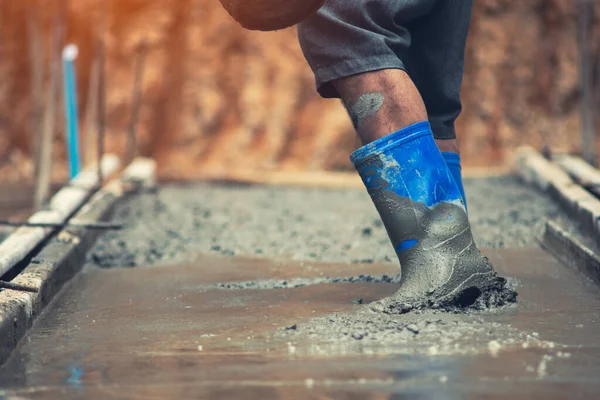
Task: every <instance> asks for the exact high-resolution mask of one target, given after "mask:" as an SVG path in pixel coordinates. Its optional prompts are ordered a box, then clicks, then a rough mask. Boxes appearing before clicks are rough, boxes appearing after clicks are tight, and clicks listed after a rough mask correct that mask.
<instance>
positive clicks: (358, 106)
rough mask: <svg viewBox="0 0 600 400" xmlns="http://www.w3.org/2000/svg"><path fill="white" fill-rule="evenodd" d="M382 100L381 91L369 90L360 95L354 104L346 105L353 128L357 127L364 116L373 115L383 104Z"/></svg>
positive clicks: (383, 98)
mask: <svg viewBox="0 0 600 400" xmlns="http://www.w3.org/2000/svg"><path fill="white" fill-rule="evenodd" d="M384 100H385V97H384V96H383V94H381V92H369V93H365V94H363V95H361V96H360V97H359V98H358V100H356V102H354V104H352V105H351V106H349V107H347V109H348V114H350V119H351V120H352V125H354V128H357V129H358V127H359V126H360V125H361V123H362V121H363V120H364V119H365V118H367V117H369V116H371V115H375V114H376V113H377V111H379V110H380V109H381V107H382V106H383V102H384Z"/></svg>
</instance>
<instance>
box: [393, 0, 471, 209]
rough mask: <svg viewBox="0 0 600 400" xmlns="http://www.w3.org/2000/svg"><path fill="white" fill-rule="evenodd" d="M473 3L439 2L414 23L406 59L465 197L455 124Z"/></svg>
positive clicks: (412, 22) (442, 148)
mask: <svg viewBox="0 0 600 400" xmlns="http://www.w3.org/2000/svg"><path fill="white" fill-rule="evenodd" d="M472 7H473V0H453V1H438V2H437V3H436V4H435V5H434V6H433V7H432V9H431V10H430V11H429V12H428V13H427V16H425V17H424V18H420V19H418V20H414V21H410V22H409V23H408V24H407V29H408V30H409V31H410V35H411V40H412V45H411V46H410V48H409V50H408V54H407V55H406V57H405V58H404V63H405V66H406V69H407V71H408V72H409V74H410V77H411V79H412V80H413V82H414V83H415V86H416V87H417V89H418V91H419V93H420V94H421V96H422V97H423V101H424V103H425V107H426V109H427V113H428V115H429V122H430V123H431V129H432V130H433V136H434V137H435V139H436V143H437V145H438V148H439V149H440V151H441V152H442V155H443V156H444V159H445V160H446V164H447V165H448V168H450V172H451V173H452V176H453V177H454V180H455V181H456V184H457V185H458V187H459V189H460V190H461V193H462V194H463V200H465V206H466V197H465V194H464V189H463V184H462V177H461V166H460V156H459V148H458V143H457V141H456V132H455V129H454V121H455V120H456V118H457V117H458V115H459V114H460V111H461V101H460V86H461V83H462V78H463V70H464V58H465V57H464V56H465V45H466V41H467V33H468V31H469V25H470V21H471V9H472Z"/></svg>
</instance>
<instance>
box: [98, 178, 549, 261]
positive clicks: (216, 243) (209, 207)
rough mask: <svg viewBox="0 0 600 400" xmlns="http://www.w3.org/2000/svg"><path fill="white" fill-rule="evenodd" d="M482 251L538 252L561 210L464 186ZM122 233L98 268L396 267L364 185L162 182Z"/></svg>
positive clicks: (501, 182)
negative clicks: (286, 262)
mask: <svg viewBox="0 0 600 400" xmlns="http://www.w3.org/2000/svg"><path fill="white" fill-rule="evenodd" d="M465 186H466V191H467V197H468V203H469V213H470V220H471V224H472V227H473V234H474V236H475V239H476V241H477V243H478V245H479V246H480V247H511V248H521V247H536V246H537V243H536V239H535V235H536V234H537V233H538V232H539V230H540V229H541V227H542V226H543V223H544V218H545V217H546V216H556V215H558V214H560V211H559V208H558V206H557V205H556V204H555V203H553V202H552V201H551V200H550V199H548V198H546V197H544V195H543V194H541V193H539V192H537V191H536V190H535V189H532V188H530V187H527V186H525V185H524V184H522V183H521V182H520V181H519V180H518V178H516V177H511V176H508V177H494V178H485V179H470V180H467V181H466V182H465ZM115 219H116V220H119V221H123V222H124V223H125V224H126V228H125V229H123V230H120V231H114V232H107V233H105V234H104V236H103V237H101V238H100V239H99V240H98V242H97V243H96V245H95V247H94V248H93V249H92V251H91V252H90V253H89V256H88V261H89V263H92V264H95V265H98V266H101V267H133V266H138V265H151V264H157V263H176V262H185V261H186V260H189V259H190V258H191V257H193V256H194V255H195V254H197V253H219V254H222V255H246V256H265V257H285V258H291V259H294V260H311V261H332V262H361V263H365V262H366V263H368V262H376V261H393V262H396V256H395V254H394V250H393V248H392V246H391V245H390V243H389V241H388V238H387V235H386V232H385V229H384V227H383V225H382V224H381V222H380V220H379V217H378V215H377V212H376V211H375V208H374V206H373V205H372V203H371V200H370V198H369V196H368V194H367V193H366V191H364V190H360V189H335V190H333V189H322V188H298V187H273V186H248V185H241V186H240V185H238V186H236V185H218V184H202V183H201V184H193V185H165V186H163V187H162V188H161V190H160V192H158V193H156V194H152V193H145V194H141V195H138V196H136V197H133V198H131V199H129V200H127V201H126V202H124V203H123V204H121V205H120V206H118V208H117V212H116V215H115Z"/></svg>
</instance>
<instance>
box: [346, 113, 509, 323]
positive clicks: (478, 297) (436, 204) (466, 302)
mask: <svg viewBox="0 0 600 400" xmlns="http://www.w3.org/2000/svg"><path fill="white" fill-rule="evenodd" d="M350 159H351V160H352V162H353V163H354V166H355V167H356V170H357V171H358V173H359V174H360V176H361V178H362V180H363V182H364V184H365V186H366V187H367V190H368V191H369V194H370V195H371V199H372V200H373V203H374V204H375V207H376V208H377V211H378V212H379V215H380V216H381V219H382V221H383V224H384V226H385V228H386V230H387V233H388V235H389V237H390V240H391V241H392V244H393V246H394V248H395V250H396V254H397V255H398V258H399V259H400V267H401V272H402V276H401V281H400V288H399V289H398V292H397V293H396V294H395V295H394V296H393V297H391V298H389V299H384V300H382V301H380V302H377V303H375V304H373V305H372V307H373V308H374V309H376V310H379V311H383V312H386V313H392V314H401V313H405V312H408V311H411V310H414V309H422V308H438V309H456V308H463V307H467V306H471V305H474V304H475V303H476V302H480V301H484V302H486V301H488V302H489V299H490V298H492V297H493V298H494V299H496V298H497V297H498V296H504V297H503V300H502V301H510V300H511V298H512V300H513V301H514V297H515V296H516V294H515V293H514V292H513V294H512V295H511V294H508V293H505V283H506V280H504V279H503V278H500V277H499V276H498V275H497V274H496V273H495V272H494V270H493V268H492V266H491V265H490V264H489V262H488V260H487V258H486V257H484V256H483V255H481V254H480V253H479V250H478V249H477V247H476V246H475V243H474V242H473V237H472V234H471V227H470V225H469V221H468V219H467V213H466V208H465V205H464V202H463V200H462V197H461V192H460V190H459V188H458V186H457V184H456V183H455V181H454V178H453V177H452V174H451V172H450V170H449V169H448V166H447V165H446V162H445V161H444V158H443V157H442V154H441V153H440V151H439V149H438V147H437V146H436V144H435V140H434V138H433V134H432V132H431V127H430V126H429V123H428V122H419V123H416V124H414V125H411V126H409V127H406V128H404V129H402V130H400V131H398V132H395V133H393V134H391V135H389V136H386V137H384V138H381V139H378V140H376V141H375V142H373V143H370V144H368V145H366V146H363V147H361V148H360V149H358V150H357V151H355V152H354V153H353V154H352V155H351V157H350ZM503 293H504V294H503Z"/></svg>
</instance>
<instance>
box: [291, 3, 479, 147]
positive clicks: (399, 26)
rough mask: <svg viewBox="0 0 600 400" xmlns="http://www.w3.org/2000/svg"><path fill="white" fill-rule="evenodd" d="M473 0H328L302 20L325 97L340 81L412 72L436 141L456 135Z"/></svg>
mask: <svg viewBox="0 0 600 400" xmlns="http://www.w3.org/2000/svg"><path fill="white" fill-rule="evenodd" d="M472 6H473V1H472V0H327V2H326V3H325V5H324V6H323V8H321V10H319V11H318V12H317V13H316V14H315V15H314V16H312V17H310V18H309V19H307V20H305V21H304V22H302V23H301V24H299V25H298V37H299V40H300V45H301V47H302V51H303V52H304V56H305V57H306V60H307V61H308V63H309V65H310V67H311V68H312V70H313V72H314V74H315V79H316V83H317V90H318V91H319V93H320V94H321V96H323V97H339V94H338V93H337V91H336V90H335V88H334V87H333V85H332V84H331V82H332V81H334V80H336V79H340V78H344V77H347V76H351V75H356V74H360V73H364V72H370V71H377V70H381V69H402V70H405V71H406V72H407V73H408V74H409V75H410V77H411V79H412V80H413V82H414V83H415V85H416V87H417V89H418V90H419V92H420V93H421V96H422V97H423V101H424V102H425V106H426V107H427V112H428V114H429V120H430V122H431V127H432V130H433V133H434V136H435V137H436V139H452V138H454V137H456V135H455V131H454V121H455V120H456V117H458V115H459V114H460V111H461V102H460V86H461V83H462V75H463V68H464V53H465V43H466V38H467V32H468V29H469V23H470V20H471V8H472Z"/></svg>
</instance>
